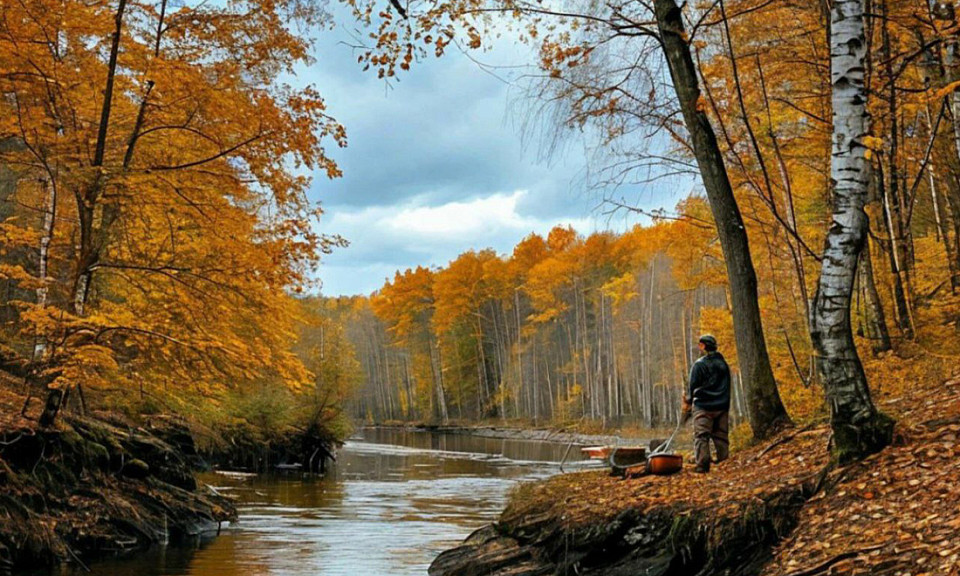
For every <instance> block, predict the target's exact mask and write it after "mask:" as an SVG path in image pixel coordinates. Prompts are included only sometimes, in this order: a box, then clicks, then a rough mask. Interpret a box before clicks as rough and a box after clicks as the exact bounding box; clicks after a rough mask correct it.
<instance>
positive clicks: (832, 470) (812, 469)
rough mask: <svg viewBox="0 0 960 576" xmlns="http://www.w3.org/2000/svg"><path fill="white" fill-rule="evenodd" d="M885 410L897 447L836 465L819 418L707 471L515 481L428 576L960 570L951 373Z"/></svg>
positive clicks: (787, 575)
mask: <svg viewBox="0 0 960 576" xmlns="http://www.w3.org/2000/svg"><path fill="white" fill-rule="evenodd" d="M881 407H882V409H883V410H885V411H887V412H888V413H890V414H891V415H893V416H895V417H896V418H897V419H898V422H899V423H898V426H897V437H896V441H895V443H894V445H893V446H891V447H889V448H887V449H886V450H885V451H883V452H882V453H880V454H876V455H874V456H871V457H870V458H867V459H866V460H864V461H862V462H859V463H857V464H853V465H850V466H847V467H844V468H838V467H835V466H833V465H832V464H831V459H830V455H829V452H828V442H829V438H830V430H829V427H828V426H827V425H826V424H819V425H812V426H809V427H803V428H799V429H792V430H787V431H784V432H783V433H781V434H780V435H779V436H778V437H776V438H775V439H773V440H771V441H769V442H767V443H765V444H762V445H759V446H756V447H753V448H751V449H749V450H745V451H742V452H739V453H738V454H736V455H735V456H734V457H733V458H731V459H730V460H729V461H727V462H725V463H723V464H721V465H719V466H716V467H715V469H714V471H713V472H712V473H711V474H710V475H706V476H704V475H696V474H693V473H691V472H690V471H689V469H688V468H689V467H687V469H685V470H684V471H683V472H681V473H680V474H679V475H676V476H672V477H665V478H664V477H642V478H638V479H634V480H625V481H624V480H618V479H615V478H611V477H609V476H607V475H605V474H603V473H598V472H582V473H574V474H566V475H562V476H556V477H554V478H551V479H549V480H546V481H543V482H539V483H536V484H529V485H525V486H523V487H521V488H520V489H519V490H517V491H516V492H515V494H514V495H513V497H512V498H511V501H510V504H509V505H508V506H507V508H506V510H505V511H504V512H503V514H502V515H501V517H500V519H499V520H498V521H497V522H496V523H494V524H492V525H490V526H488V527H486V528H483V529H481V530H480V531H478V532H476V533H474V534H473V535H472V536H470V537H469V538H468V539H467V540H466V541H465V542H464V543H463V545H461V546H459V547H457V548H455V549H452V550H449V551H447V552H444V553H443V554H441V555H440V556H439V557H438V558H437V559H436V560H435V561H434V563H433V564H432V566H431V568H430V571H429V574H430V576H453V575H455V574H456V575H463V574H470V575H472V576H487V575H489V576H494V575H496V576H506V575H507V574H509V575H510V576H541V575H547V574H593V575H603V576H615V575H621V574H622V575H626V574H646V575H648V576H657V575H659V576H667V575H680V574H690V575H694V574H696V575H700V576H711V575H719V574H725V575H739V576H800V575H804V576H813V575H817V574H828V573H829V574H863V575H866V574H873V575H879V574H890V575H894V574H908V573H909V574H921V573H923V574H938V575H940V574H943V575H955V574H960V541H958V539H957V538H956V535H957V533H958V532H960V509H958V507H957V505H956V502H957V501H958V499H960V486H958V483H957V481H956V479H957V478H958V477H960V444H958V442H957V438H958V435H960V379H953V380H950V381H948V382H946V383H937V384H925V385H917V386H916V387H913V388H912V389H911V390H909V392H908V393H907V394H904V395H903V396H901V397H888V398H884V399H883V400H882V401H881Z"/></svg>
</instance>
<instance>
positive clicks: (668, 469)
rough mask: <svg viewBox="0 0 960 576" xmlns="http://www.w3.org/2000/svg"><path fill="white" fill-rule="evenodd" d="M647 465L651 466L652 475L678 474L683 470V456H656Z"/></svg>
mask: <svg viewBox="0 0 960 576" xmlns="http://www.w3.org/2000/svg"><path fill="white" fill-rule="evenodd" d="M647 463H648V464H649V466H650V473H651V474H656V475H658V476H666V475H668V474H676V473H677V472H679V471H680V470H681V469H683V456H677V455H676V454H654V455H653V456H651V457H650V458H649V459H648V460H647Z"/></svg>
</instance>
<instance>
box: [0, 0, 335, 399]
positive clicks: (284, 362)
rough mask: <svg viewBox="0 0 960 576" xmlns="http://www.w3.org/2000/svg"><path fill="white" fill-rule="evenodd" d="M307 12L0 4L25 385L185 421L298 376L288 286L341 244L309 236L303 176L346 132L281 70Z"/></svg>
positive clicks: (11, 237) (6, 154)
mask: <svg viewBox="0 0 960 576" xmlns="http://www.w3.org/2000/svg"><path fill="white" fill-rule="evenodd" d="M323 18H324V15H323V13H322V12H321V11H320V10H319V9H317V8H316V7H312V6H309V5H306V4H302V3H299V2H285V1H281V2H260V1H257V0H253V1H250V2H245V1H244V2H230V3H213V4H206V3H201V4H197V5H194V4H193V3H188V4H183V3H177V4H174V3H168V2H167V1H166V0H161V1H160V2H157V3H133V2H127V1H126V0H119V2H107V1H103V2H75V1H70V0H68V1H65V2H47V1H45V0H39V1H28V2H3V3H2V4H0V93H2V95H3V98H2V99H0V108H2V113H0V181H2V195H0V201H2V203H0V257H2V260H0V286H2V290H3V293H4V297H3V301H2V302H0V315H2V319H3V324H2V328H0V329H2V330H3V332H2V341H0V344H2V349H0V352H2V358H3V363H4V367H5V368H6V369H8V370H12V371H15V372H17V373H21V374H24V375H26V376H27V380H28V383H29V384H30V385H31V386H32V390H31V393H32V394H40V395H42V394H43V392H42V391H41V390H40V389H41V388H42V386H43V385H45V384H49V385H50V386H52V387H53V388H59V389H63V390H75V392H76V393H75V396H79V400H78V402H79V403H80V405H81V407H82V405H83V404H84V399H85V398H87V397H89V396H90V395H91V394H92V395H95V396H97V397H100V396H101V395H104V396H105V397H106V398H107V401H108V403H110V402H114V403H116V402H120V403H123V402H124V401H127V400H130V399H131V398H134V397H136V398H139V399H140V400H141V401H146V399H149V398H153V399H154V400H153V402H154V404H155V405H156V407H157V408H161V409H179V410H182V411H187V412H189V411H191V410H194V409H196V410H203V409H209V408H210V407H213V406H216V405H217V404H216V401H215V398H217V397H218V395H219V394H220V393H221V392H223V391H225V390H226V389H234V390H235V389H238V388H243V387H244V386H248V385H252V384H254V383H262V382H264V381H270V382H275V383H277V384H278V385H280V386H283V387H285V388H287V389H289V390H292V391H294V392H297V391H299V390H300V389H302V388H304V387H309V386H310V385H311V384H312V383H313V382H314V376H315V375H314V374H313V373H312V371H311V370H312V369H308V368H307V366H305V362H304V358H305V357H306V356H309V354H306V353H301V354H299V355H298V354H297V353H296V350H295V349H294V343H295V341H296V340H297V339H298V331H299V330H301V326H303V325H304V324H305V323H309V320H306V319H305V318H306V316H307V314H305V312H304V310H303V307H302V306H301V304H299V303H298V302H296V301H295V300H294V299H293V298H292V296H291V295H292V294H294V293H296V292H299V291H301V290H302V289H303V288H304V287H309V286H310V285H311V283H312V277H313V273H314V270H315V266H316V264H317V263H318V259H319V257H320V255H321V254H322V253H323V252H325V251H327V250H329V249H330V248H331V247H332V246H334V245H337V244H340V243H341V240H340V239H339V238H331V237H326V236H323V235H320V234H318V233H317V232H316V231H315V224H316V221H317V217H318V216H319V214H320V209H319V206H317V205H316V204H314V203H312V202H311V201H309V200H308V199H307V197H306V190H307V187H308V185H309V181H310V180H309V178H308V177H307V176H306V174H309V173H310V172H312V171H319V172H320V173H322V174H325V175H327V176H329V177H336V176H338V175H339V169H338V168H337V166H336V164H335V163H334V162H333V161H332V160H331V159H330V158H329V156H328V155H327V154H326V151H325V147H326V146H331V145H333V146H342V145H344V144H345V143H346V136H345V133H344V131H343V128H342V127H341V126H340V125H339V124H337V122H336V121H335V120H333V119H332V118H331V117H330V116H329V115H328V114H327V112H326V109H325V104H324V101H323V99H322V98H321V97H320V95H319V94H318V92H317V91H316V89H315V88H313V87H294V86H291V85H288V84H286V83H284V82H283V81H282V80H281V78H282V77H283V76H284V75H285V74H290V73H293V71H294V70H295V68H296V67H297V66H299V65H302V64H308V63H309V62H310V41H309V40H308V37H307V35H306V33H307V31H309V30H315V29H316V28H315V26H318V25H320V24H321V23H322V21H323ZM291 24H295V25H291ZM297 30H300V32H297ZM321 371H322V369H321ZM198 397H200V398H209V399H212V400H214V401H213V402H212V403H196V402H194V401H193V400H192V399H195V398H198Z"/></svg>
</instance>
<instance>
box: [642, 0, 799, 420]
mask: <svg viewBox="0 0 960 576" xmlns="http://www.w3.org/2000/svg"><path fill="white" fill-rule="evenodd" d="M654 7H655V10H656V16H657V27H658V29H659V31H660V39H661V43H662V46H663V50H664V53H665V55H666V59H667V64H668V66H669V68H670V75H671V77H672V79H673V86H674V90H675V91H676V94H677V98H678V100H679V101H680V106H681V108H682V110H683V118H684V122H685V124H686V127H687V130H688V132H689V133H690V139H691V142H692V144H693V149H694V154H695V156H696V158H697V164H698V166H699V168H700V174H701V177H702V178H703V185H704V188H705V189H706V192H707V199H708V200H709V202H710V208H711V210H712V212H713V216H714V220H715V221H716V224H717V232H718V233H719V236H720V245H721V247H722V248H723V254H724V260H725V262H726V265H727V276H728V279H729V282H730V288H731V292H732V297H733V326H734V333H735V335H736V340H737V353H738V356H739V359H740V369H741V371H742V372H743V375H744V378H745V380H746V383H747V386H746V388H747V402H748V403H749V405H750V416H751V418H750V424H751V426H752V428H753V434H754V437H756V438H758V439H762V438H766V437H767V436H769V435H770V433H771V432H772V431H773V430H774V429H775V428H776V427H777V426H778V425H779V424H782V423H786V422H789V417H788V416H787V412H786V409H785V408H784V407H783V403H782V402H781V400H780V393H779V391H778V390H777V384H776V381H775V380H774V378H773V370H772V369H771V367H770V358H769V356H768V354H767V345H766V341H765V340H764V336H763V325H762V322H761V319H760V306H759V304H758V302H757V275H756V271H755V270H754V268H753V262H752V261H751V259H750V247H749V243H748V239H747V231H746V228H745V227H744V225H743V218H742V217H741V215H740V208H739V207H738V206H737V202H736V198H735V197H734V195H733V189H732V187H731V186H730V180H729V178H728V176H727V172H726V168H725V167H724V164H723V155H722V154H721V152H720V147H719V146H718V145H717V138H716V134H715V133H714V131H713V127H712V126H711V125H710V120H709V118H707V115H706V113H705V112H704V110H703V107H702V106H701V104H700V88H699V83H698V80H697V72H696V68H695V67H694V64H693V59H692V58H691V56H690V46H689V44H688V43H687V35H686V33H685V32H684V28H683V17H682V13H681V11H680V8H679V7H678V6H677V3H676V2H675V1H674V0H655V2H654Z"/></svg>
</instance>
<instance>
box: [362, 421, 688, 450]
mask: <svg viewBox="0 0 960 576" xmlns="http://www.w3.org/2000/svg"><path fill="white" fill-rule="evenodd" d="M366 428H370V429H381V430H402V431H412V432H433V433H438V434H459V435H466V436H476V437H479V438H497V439H503V440H526V441H531V442H554V443H557V444H574V445H576V446H596V445H608V444H614V445H622V446H627V445H642V446H646V445H647V443H648V442H649V441H650V440H651V439H654V438H666V437H667V436H669V435H670V432H671V430H647V431H642V432H641V431H639V430H628V431H626V432H625V433H624V435H618V434H586V433H580V432H571V431H568V430H563V429H556V428H523V427H512V426H495V425H483V424H477V425H463V426H460V425H443V424H380V425H376V426H368V427H366Z"/></svg>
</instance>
